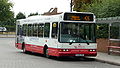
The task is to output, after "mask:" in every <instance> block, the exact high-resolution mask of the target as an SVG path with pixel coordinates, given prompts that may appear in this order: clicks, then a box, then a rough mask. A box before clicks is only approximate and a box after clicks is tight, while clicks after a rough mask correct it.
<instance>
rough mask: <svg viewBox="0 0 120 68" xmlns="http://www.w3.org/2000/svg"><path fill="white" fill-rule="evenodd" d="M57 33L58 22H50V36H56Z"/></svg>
mask: <svg viewBox="0 0 120 68" xmlns="http://www.w3.org/2000/svg"><path fill="white" fill-rule="evenodd" d="M57 33H58V22H53V23H52V34H51V35H52V38H57Z"/></svg>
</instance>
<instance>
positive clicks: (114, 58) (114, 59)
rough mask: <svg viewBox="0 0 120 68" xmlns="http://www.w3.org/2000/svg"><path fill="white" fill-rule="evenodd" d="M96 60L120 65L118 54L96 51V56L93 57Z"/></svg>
mask: <svg viewBox="0 0 120 68" xmlns="http://www.w3.org/2000/svg"><path fill="white" fill-rule="evenodd" d="M95 59H96V60H97V61H100V62H104V63H109V64H113V65H119V66H120V55H119V54H118V55H113V54H111V55H108V53H101V52H98V55H97V57H96V58H95Z"/></svg>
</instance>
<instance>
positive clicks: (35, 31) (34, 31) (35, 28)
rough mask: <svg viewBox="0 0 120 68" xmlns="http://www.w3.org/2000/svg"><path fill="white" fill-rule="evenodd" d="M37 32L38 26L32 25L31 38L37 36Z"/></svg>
mask: <svg viewBox="0 0 120 68" xmlns="http://www.w3.org/2000/svg"><path fill="white" fill-rule="evenodd" d="M37 31H38V25H37V24H33V36H37Z"/></svg>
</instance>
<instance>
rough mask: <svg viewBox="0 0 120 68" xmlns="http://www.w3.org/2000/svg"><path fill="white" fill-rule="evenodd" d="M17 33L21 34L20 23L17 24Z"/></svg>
mask: <svg viewBox="0 0 120 68" xmlns="http://www.w3.org/2000/svg"><path fill="white" fill-rule="evenodd" d="M17 35H20V25H17Z"/></svg>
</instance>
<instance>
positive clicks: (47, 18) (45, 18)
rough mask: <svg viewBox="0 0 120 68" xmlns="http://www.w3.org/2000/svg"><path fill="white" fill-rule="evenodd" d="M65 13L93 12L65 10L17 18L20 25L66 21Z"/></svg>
mask: <svg viewBox="0 0 120 68" xmlns="http://www.w3.org/2000/svg"><path fill="white" fill-rule="evenodd" d="M65 13H84V14H93V13H91V12H64V13H62V14H57V15H37V16H31V17H28V18H26V19H19V20H17V23H19V24H20V25H23V24H35V23H45V22H58V21H64V20H63V16H64V14H65ZM93 15H94V14H93Z"/></svg>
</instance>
